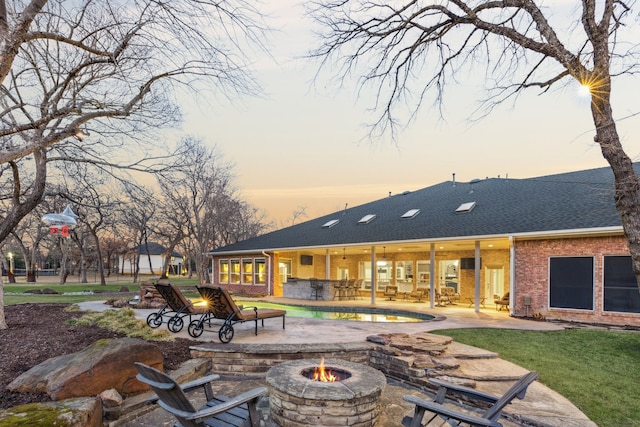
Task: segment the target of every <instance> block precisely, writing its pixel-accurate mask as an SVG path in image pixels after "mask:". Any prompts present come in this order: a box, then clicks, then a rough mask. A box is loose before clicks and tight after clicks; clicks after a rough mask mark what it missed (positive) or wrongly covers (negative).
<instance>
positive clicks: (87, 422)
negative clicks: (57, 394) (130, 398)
mask: <svg viewBox="0 0 640 427" xmlns="http://www.w3.org/2000/svg"><path fill="white" fill-rule="evenodd" d="M102 425H103V422H102V406H101V404H100V399H99V398H97V397H85V398H77V399H67V400H62V401H59V402H45V403H30V404H27V405H20V406H14V407H13V408H9V409H6V410H4V411H0V427H22V426H24V427H51V426H66V427H101V426H102Z"/></svg>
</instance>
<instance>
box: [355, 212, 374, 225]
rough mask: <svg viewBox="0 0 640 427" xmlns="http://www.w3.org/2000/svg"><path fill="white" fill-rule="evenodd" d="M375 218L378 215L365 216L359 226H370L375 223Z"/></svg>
mask: <svg viewBox="0 0 640 427" xmlns="http://www.w3.org/2000/svg"><path fill="white" fill-rule="evenodd" d="M375 217H376V214H369V215H365V216H363V217H362V218H360V221H358V224H368V223H370V222H371V221H373V220H374V219H375Z"/></svg>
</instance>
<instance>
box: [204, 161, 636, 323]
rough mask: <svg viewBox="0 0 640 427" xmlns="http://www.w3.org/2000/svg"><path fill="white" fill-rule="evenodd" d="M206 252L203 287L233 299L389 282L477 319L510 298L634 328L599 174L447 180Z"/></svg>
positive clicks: (369, 287) (617, 228)
mask: <svg viewBox="0 0 640 427" xmlns="http://www.w3.org/2000/svg"><path fill="white" fill-rule="evenodd" d="M636 169H639V170H640V165H636ZM210 255H211V256H212V258H213V262H212V271H213V275H212V281H213V282H214V283H215V284H218V285H222V286H225V287H227V288H229V289H230V290H232V291H235V292H243V293H256V294H269V295H275V296H282V295H285V294H286V291H287V289H288V287H289V286H295V285H294V283H295V282H296V280H295V279H296V278H298V279H299V278H302V279H305V278H307V279H308V278H312V277H313V278H320V279H325V280H337V279H343V278H350V279H357V283H358V288H359V293H360V294H361V296H364V297H367V296H368V295H369V294H371V295H372V299H373V298H374V297H375V296H376V295H377V296H382V294H383V291H384V289H385V288H386V286H387V285H394V286H397V287H398V290H399V291H400V292H404V293H409V292H411V291H413V290H419V289H422V290H424V291H425V293H426V294H427V295H428V296H429V298H430V304H431V305H432V306H434V303H435V302H437V301H434V297H435V298H437V295H438V294H440V293H441V292H442V290H443V288H445V287H450V288H454V289H455V291H456V292H457V293H458V294H459V295H460V300H459V301H458V302H457V304H459V305H461V306H463V307H466V306H467V305H465V303H466V304H468V305H469V306H470V307H473V308H474V309H475V310H477V311H479V310H482V309H488V310H494V309H496V308H501V306H498V305H494V300H496V299H500V298H501V297H503V296H504V295H505V294H506V293H509V295H508V297H507V298H508V299H507V300H508V302H509V304H508V307H509V312H510V313H511V314H512V315H514V316H527V315H529V316H533V315H536V316H541V317H545V318H547V319H551V318H554V319H565V320H575V321H587V322H598V323H609V324H623V325H624V324H629V325H640V293H639V292H638V287H637V285H636V281H635V277H634V275H633V272H632V269H631V261H630V256H629V251H628V247H627V243H626V240H625V238H624V235H623V231H622V227H621V223H620V217H619V214H618V212H617V211H616V208H615V206H614V186H613V174H612V172H611V169H610V168H608V167H607V168H598V169H591V170H584V171H578V172H570V173H563V174H558V175H550V176H542V177H536V178H528V179H507V178H487V179H481V180H473V181H470V182H456V181H455V180H452V181H446V182H442V183H440V184H437V185H434V186H431V187H427V188H423V189H421V190H418V191H407V192H404V193H402V194H397V195H392V196H389V197H385V198H383V199H380V200H377V201H374V202H371V203H366V204H363V205H361V206H356V207H352V208H348V209H345V210H342V211H338V212H335V213H332V214H330V215H326V216H323V217H321V218H316V219H313V220H310V221H307V222H304V223H302V224H297V225H294V226H291V227H287V228H284V229H281V230H277V231H274V232H271V233H268V234H265V235H262V236H259V237H256V238H252V239H248V240H245V241H242V242H238V243H235V244H232V245H228V246H225V247H221V248H217V249H215V250H213V251H212V252H211V253H210ZM483 303H484V304H483Z"/></svg>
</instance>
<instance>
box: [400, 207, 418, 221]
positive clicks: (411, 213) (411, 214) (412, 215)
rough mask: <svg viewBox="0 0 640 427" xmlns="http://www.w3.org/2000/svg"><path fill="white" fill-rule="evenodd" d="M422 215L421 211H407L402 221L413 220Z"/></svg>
mask: <svg viewBox="0 0 640 427" xmlns="http://www.w3.org/2000/svg"><path fill="white" fill-rule="evenodd" d="M419 213H420V209H409V210H408V211H406V212H405V213H404V214H402V217H401V218H402V219H411V218H415V217H416V215H418V214H419Z"/></svg>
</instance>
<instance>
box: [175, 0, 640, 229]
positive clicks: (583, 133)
mask: <svg viewBox="0 0 640 427" xmlns="http://www.w3.org/2000/svg"><path fill="white" fill-rule="evenodd" d="M270 3H277V5H274V4H270ZM263 5H264V6H265V7H266V8H267V9H268V13H269V14H271V15H272V17H273V19H271V20H270V23H271V24H272V25H274V26H275V27H276V28H278V29H279V32H276V33H274V34H273V35H272V38H271V47H272V49H271V50H272V54H273V56H274V58H275V60H273V59H271V60H270V59H268V58H260V59H256V61H257V63H256V64H255V67H256V77H257V78H258V80H259V81H260V82H261V84H262V85H263V87H264V89H265V92H266V94H265V96H263V97H262V98H245V99H244V100H238V101H237V102H234V104H233V105H231V104H230V103H228V102H226V100H220V101H219V102H215V101H204V100H203V101H202V102H199V103H198V105H197V106H196V105H193V103H192V104H188V105H183V106H182V108H183V110H184V114H185V123H184V126H183V128H182V129H181V132H183V133H184V134H189V135H195V136H197V137H200V138H202V139H204V140H205V141H206V142H207V143H210V144H215V145H216V146H217V149H218V150H219V152H221V153H222V154H223V156H224V158H225V159H226V160H227V161H229V162H231V163H233V164H234V165H235V167H234V172H235V174H236V184H237V186H238V188H239V192H240V194H241V195H242V197H244V199H246V200H247V201H249V202H250V203H251V204H252V205H254V206H256V207H258V208H260V209H264V210H265V211H267V213H268V215H269V219H271V220H273V221H275V222H276V225H277V226H279V227H280V226H286V225H291V217H292V213H293V212H294V211H296V210H298V209H299V208H300V207H303V206H304V207H306V214H307V216H306V217H305V218H303V219H302V220H308V219H312V218H315V217H318V216H321V215H326V214H329V213H331V212H334V211H337V210H340V209H344V207H345V205H347V204H348V206H349V207H353V206H356V205H360V204H363V203H366V202H369V201H373V200H377V199H380V198H383V197H386V196H387V195H388V194H389V193H392V194H397V193H401V192H403V191H405V190H417V189H420V188H424V187H428V186H431V185H434V184H437V183H440V182H443V181H447V180H451V177H452V174H453V173H455V174H456V180H457V181H459V182H468V181H470V180H472V179H475V178H485V177H497V176H501V177H505V176H507V175H508V177H509V178H528V177H534V176H543V175H549V174H555V173H562V172H569V171H574V170H580V169H587V168H595V167H603V166H608V165H607V163H606V161H605V160H604V158H603V157H602V154H601V152H600V148H599V147H598V146H597V145H596V144H594V142H593V136H594V130H593V124H592V120H591V112H590V108H589V102H588V99H586V98H584V97H580V96H579V95H578V84H577V83H576V84H574V85H570V86H567V87H563V88H558V89H555V90H554V89H552V90H551V91H550V92H549V93H545V94H540V93H539V92H538V91H536V90H535V89H533V90H531V91H529V92H527V93H526V94H524V95H522V96H520V97H519V98H518V99H517V101H516V102H515V103H514V101H513V100H511V101H508V102H507V103H505V104H504V105H502V106H500V107H499V108H497V109H495V110H494V111H493V113H491V115H489V116H488V117H486V118H485V119H483V120H482V121H480V122H479V123H474V124H471V123H469V121H468V117H469V116H470V115H471V113H472V112H473V111H474V109H475V108H476V107H477V105H478V104H477V102H478V100H479V99H481V98H482V96H483V95H484V92H483V87H482V85H481V84H482V82H479V81H477V80H476V81H475V82H474V79H476V78H479V77H482V73H483V71H484V70H483V69H482V68H480V69H479V72H478V73H477V74H474V73H468V74H469V75H466V76H465V75H460V76H458V78H459V81H460V82H461V84H460V85H458V86H455V87H454V86H452V87H450V89H449V92H448V96H447V98H446V99H445V101H446V102H445V117H444V120H442V119H441V117H440V115H439V112H438V111H437V110H436V109H434V108H432V105H431V102H430V101H427V102H426V103H425V104H424V105H423V108H422V109H421V110H420V114H419V116H418V118H417V120H416V121H415V122H413V123H412V124H411V125H410V126H409V127H408V128H407V129H406V130H404V131H403V132H401V133H400V134H399V136H398V138H397V141H395V142H392V141H390V140H389V139H387V140H383V141H377V142H375V143H373V142H371V141H370V140H367V139H366V136H367V128H366V127H365V126H364V125H365V124H367V123H371V122H372V121H373V120H374V118H375V116H373V115H371V114H369V113H368V112H367V110H368V108H370V107H371V106H372V105H373V103H372V99H373V98H372V97H373V96H374V92H373V91H370V92H367V91H364V92H360V93H358V92H357V89H358V86H357V77H354V79H353V80H352V81H350V82H348V84H349V85H350V86H345V87H342V88H338V87H336V86H335V85H333V84H331V83H330V80H329V78H328V77H329V75H327V74H324V75H321V77H320V80H319V81H318V82H316V84H315V85H313V84H312V79H313V76H314V74H315V73H316V71H317V69H318V66H317V64H315V63H312V62H310V61H309V60H305V59H295V58H296V57H300V56H302V55H304V54H305V53H306V52H307V51H308V50H309V49H310V48H312V47H315V46H317V45H318V41H317V40H314V36H313V34H312V27H313V23H312V22H311V21H309V20H307V19H304V18H302V16H303V10H302V8H301V7H300V6H297V2H296V1H292V0H287V1H278V2H264V3H263ZM574 16H575V15H574ZM632 23H633V24H634V25H636V26H637V25H638V24H637V23H635V22H632ZM638 94H640V83H639V82H638V78H637V77H636V78H633V77H626V78H624V80H622V79H620V80H616V81H614V87H613V94H612V101H613V102H612V103H613V108H614V115H615V116H616V117H617V118H618V123H617V124H618V131H619V133H620V137H621V139H622V141H623V144H624V146H625V150H626V151H627V153H628V154H629V155H630V156H631V157H632V158H633V159H634V160H637V159H638V155H639V154H640V138H638V136H639V135H640V116H635V114H637V113H639V112H640V102H639V101H638ZM623 117H629V118H626V119H624V120H620V119H621V118H623ZM298 222H300V220H298Z"/></svg>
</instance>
